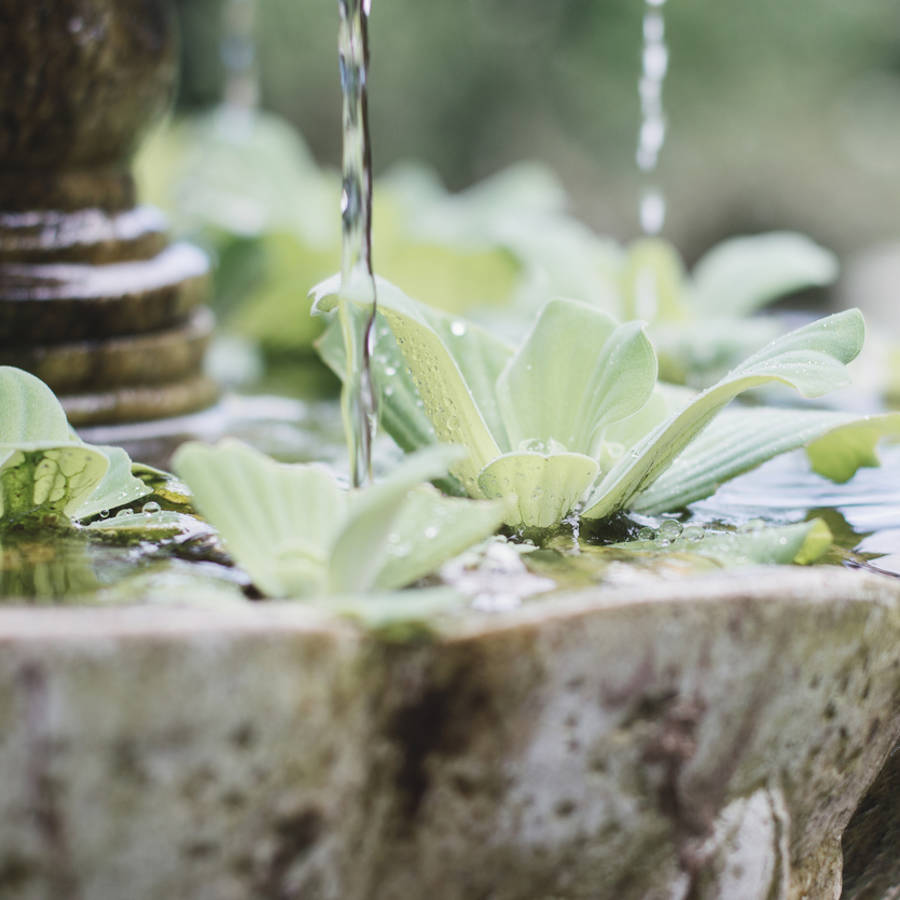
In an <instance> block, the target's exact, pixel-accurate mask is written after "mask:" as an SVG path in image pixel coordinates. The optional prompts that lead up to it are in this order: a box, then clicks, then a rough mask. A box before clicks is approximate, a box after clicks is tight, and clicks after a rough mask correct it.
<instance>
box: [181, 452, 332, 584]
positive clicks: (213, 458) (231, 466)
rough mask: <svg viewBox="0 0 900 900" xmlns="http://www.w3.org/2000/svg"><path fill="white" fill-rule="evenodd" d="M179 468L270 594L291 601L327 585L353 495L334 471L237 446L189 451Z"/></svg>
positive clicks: (202, 506) (197, 498)
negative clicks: (339, 482)
mask: <svg viewBox="0 0 900 900" xmlns="http://www.w3.org/2000/svg"><path fill="white" fill-rule="evenodd" d="M173 466H174V468H175V471H176V472H177V473H178V474H179V475H180V476H181V478H183V479H184V481H185V482H187V484H188V485H189V487H190V489H191V491H192V492H193V495H194V501H195V504H196V506H197V509H198V511H199V512H200V514H201V515H203V516H204V517H205V518H206V519H207V520H208V521H209V522H211V523H212V524H213V525H214V526H215V527H216V529H218V531H219V532H220V534H221V535H222V538H223V539H224V541H225V543H226V545H227V546H228V549H229V551H230V552H231V553H232V555H233V556H234V557H235V559H236V560H237V562H238V563H239V565H240V566H241V567H242V568H244V569H246V571H247V572H248V573H249V575H250V577H251V578H252V579H253V581H254V583H256V584H257V586H258V587H259V588H260V589H261V590H262V591H263V592H265V593H267V594H270V595H274V596H290V595H291V594H295V593H308V592H309V590H310V589H311V588H312V587H313V586H319V585H324V581H325V570H326V564H327V559H328V555H329V553H330V550H331V545H332V542H333V540H334V538H335V536H336V534H337V532H338V529H339V528H340V526H341V524H342V522H343V520H344V516H345V514H346V507H347V494H346V492H345V491H342V490H341V489H340V488H339V487H338V485H337V482H336V480H335V478H334V476H333V475H332V474H331V473H330V472H329V471H328V470H327V469H325V468H324V467H322V466H316V465H302V466H301V465H287V464H284V463H278V462H275V461H274V460H272V459H270V458H269V457H267V456H265V455H264V454H262V453H260V452H258V451H257V450H254V449H252V448H251V447H248V446H246V445H244V444H242V443H240V442H239V441H235V440H225V441H222V442H221V443H220V444H218V445H217V446H216V447H207V446H204V445H202V444H197V443H189V444H185V445H183V446H182V447H180V448H179V450H178V451H177V453H176V454H175V457H174V459H173Z"/></svg>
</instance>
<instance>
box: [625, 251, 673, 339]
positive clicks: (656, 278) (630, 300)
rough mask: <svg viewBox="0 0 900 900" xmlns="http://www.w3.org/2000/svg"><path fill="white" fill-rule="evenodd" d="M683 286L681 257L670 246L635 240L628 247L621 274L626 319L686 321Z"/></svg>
mask: <svg viewBox="0 0 900 900" xmlns="http://www.w3.org/2000/svg"><path fill="white" fill-rule="evenodd" d="M684 283H685V274H684V267H683V266H682V263H681V257H680V256H679V255H678V253H677V252H676V250H675V248H674V247H673V246H672V245H671V244H669V243H667V242H666V241H662V240H659V239H656V238H648V239H645V240H641V241H636V242H635V243H634V244H632V245H631V247H629V248H628V253H627V255H626V257H625V263H624V266H623V271H622V294H623V300H624V304H625V308H624V311H623V312H624V318H625V319H643V320H645V321H647V322H653V321H656V320H661V321H665V322H672V321H674V322H683V321H685V320H686V319H687V318H688V317H689V311H688V308H687V305H686V304H685V302H684V294H685V287H684Z"/></svg>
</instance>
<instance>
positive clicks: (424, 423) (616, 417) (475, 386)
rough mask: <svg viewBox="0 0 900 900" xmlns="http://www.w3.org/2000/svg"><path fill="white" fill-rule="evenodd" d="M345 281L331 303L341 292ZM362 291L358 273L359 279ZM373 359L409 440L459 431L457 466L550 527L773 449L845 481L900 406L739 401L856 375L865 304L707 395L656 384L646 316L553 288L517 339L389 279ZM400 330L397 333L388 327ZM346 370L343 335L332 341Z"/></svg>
mask: <svg viewBox="0 0 900 900" xmlns="http://www.w3.org/2000/svg"><path fill="white" fill-rule="evenodd" d="M337 289H338V282H337V281H336V280H334V279H332V280H329V281H328V282H326V283H324V284H322V285H320V286H319V288H318V289H317V291H316V293H317V300H316V306H317V309H319V310H321V311H324V312H327V311H328V310H330V309H333V308H334V305H335V303H336V300H335V292H336V291H337ZM346 293H347V295H348V296H349V297H351V298H352V297H353V296H354V287H353V285H351V286H350V288H349V290H347V292H346ZM378 300H379V308H380V313H379V315H380V316H381V317H382V320H383V325H382V328H381V330H380V331H379V336H378V346H377V349H376V353H375V358H374V366H375V377H376V381H377V382H379V383H380V384H381V401H382V409H383V422H384V424H385V427H386V429H387V430H388V431H389V432H390V433H391V434H392V436H393V437H394V438H395V440H397V442H398V443H399V444H400V445H401V446H402V447H404V448H405V449H408V450H409V449H414V448H416V447H420V446H424V445H426V444H428V443H433V442H447V443H453V444H461V445H462V446H464V447H466V448H467V450H468V451H469V453H468V456H467V457H466V458H465V459H463V460H460V461H458V462H456V463H455V464H454V465H453V466H451V468H450V471H451V473H452V475H453V476H454V477H455V479H456V481H457V485H458V487H459V488H460V489H461V490H462V491H463V492H465V493H466V494H468V495H469V496H471V497H477V498H498V497H507V498H512V505H511V507H510V512H509V514H508V516H507V518H506V522H507V524H508V525H510V526H512V527H515V528H537V529H545V528H548V527H550V526H553V525H556V524H558V523H559V522H560V521H562V520H563V519H564V518H566V517H567V516H569V515H571V514H572V513H577V514H578V515H580V516H581V517H582V518H585V519H590V520H599V519H604V518H607V517H609V516H612V515H614V514H616V513H619V512H624V511H629V510H634V511H641V512H647V513H660V512H671V511H674V510H676V509H679V508H681V507H684V506H686V505H687V504H689V503H691V502H693V501H695V500H699V499H701V498H703V497H706V496H709V495H710V494H712V493H713V492H714V491H715V489H716V487H717V485H718V484H720V483H721V482H723V481H725V480H727V479H729V478H733V477H735V476H736V475H738V474H740V473H742V472H745V471H747V470H748V469H751V468H753V467H754V466H757V465H759V464H760V463H762V462H764V461H765V460H766V459H769V458H770V457H772V456H774V455H776V454H778V453H783V452H786V451H787V450H791V449H794V448H796V447H801V446H806V447H807V448H808V452H809V455H810V459H811V461H812V464H813V466H814V468H815V469H816V471H818V472H819V473H821V474H823V475H825V476H827V477H830V478H833V479H835V480H846V479H847V478H849V477H850V476H851V475H852V474H853V473H854V472H855V471H856V468H857V467H859V466H860V465H872V464H874V463H875V462H876V461H877V458H876V457H875V453H874V448H875V444H876V443H877V441H878V439H879V438H880V437H881V436H882V435H883V434H885V433H896V432H897V431H898V430H900V418H898V417H897V416H895V415H886V416H881V417H863V418H860V417H859V416H855V415H852V414H848V413H843V412H834V411H823V410H797V411H794V410H790V411H786V410H783V409H765V408H763V409H750V410H733V411H729V412H728V415H727V416H723V417H721V418H717V417H718V414H719V413H720V412H722V411H723V410H724V408H725V407H726V406H727V405H728V403H729V402H730V401H731V400H733V399H734V398H735V397H737V396H738V395H739V394H741V393H742V392H744V391H747V390H750V389H752V388H757V387H760V386H762V385H766V384H772V383H780V384H783V385H787V386H789V387H792V388H794V389H795V390H796V391H798V392H799V393H800V394H802V395H804V396H807V397H816V396H820V395H822V394H824V393H826V392H827V391H829V390H832V389H834V388H837V387H841V386H842V385H845V384H847V383H848V376H847V372H846V368H845V366H846V364H847V363H848V362H850V361H851V360H852V359H853V358H854V357H855V356H856V355H857V353H858V352H859V350H860V348H861V346H862V341H863V334H864V325H863V321H862V316H861V315H860V313H859V312H858V311H856V310H851V311H848V312H844V313H839V314H837V315H834V316H829V317H828V318H825V319H822V320H820V321H817V322H814V323H812V324H810V325H807V326H804V327H803V328H800V329H797V330H796V331H793V332H790V333H788V334H786V335H782V336H780V337H778V338H776V339H775V340H773V341H772V342H770V343H769V344H767V345H766V346H765V347H764V348H762V349H761V350H759V351H758V352H756V353H755V354H753V355H751V356H750V357H749V358H747V359H746V360H745V361H744V362H743V363H741V364H740V365H739V366H737V367H736V368H735V369H733V370H732V371H731V372H730V373H728V374H727V375H726V376H725V377H724V378H722V379H721V380H720V381H719V382H717V383H716V384H715V385H713V386H712V387H710V388H708V389H707V390H705V391H703V392H701V393H694V392H685V391H683V390H682V391H677V392H675V393H674V394H673V393H672V392H671V391H667V390H665V389H663V388H661V387H659V386H658V385H657V382H656V376H657V363H656V356H655V354H654V351H653V347H652V346H651V344H650V342H649V341H648V339H647V337H646V336H645V334H644V332H643V326H642V324H641V323H638V322H628V323H625V324H621V325H620V324H617V323H616V322H615V321H614V320H613V319H612V318H611V317H610V316H608V315H606V314H605V313H603V312H601V311H600V310H598V309H596V308H594V307H591V306H589V305H586V304H583V303H579V302H577V301H572V300H552V301H550V302H549V303H547V304H546V305H545V306H544V307H543V308H542V310H541V311H540V313H539V315H538V317H537V319H536V321H535V323H534V325H533V327H532V329H531V331H530V332H529V333H528V335H527V336H526V337H525V339H524V340H523V342H522V343H521V345H520V346H518V347H514V346H511V345H509V344H507V343H506V342H504V341H502V340H500V339H498V338H496V337H494V336H493V335H491V334H489V333H488V332H486V331H484V330H482V329H480V328H478V327H476V326H474V325H472V324H470V323H466V322H463V321H462V320H460V319H453V318H452V317H449V316H446V315H444V314H442V313H439V312H437V311H435V310H431V309H429V308H428V307H425V306H423V305H421V304H419V303H417V302H415V301H413V300H411V299H410V298H409V297H407V296H406V295H405V294H403V293H402V292H401V291H399V290H398V289H397V288H395V287H393V286H392V285H390V284H389V283H387V282H384V281H380V282H379V284H378ZM388 329H389V330H390V332H391V334H388V333H387V331H388ZM319 348H320V352H321V353H322V355H323V356H324V358H325V359H326V361H328V362H329V364H330V365H331V366H332V367H333V368H335V369H336V370H337V371H340V367H341V365H342V363H341V359H342V345H341V341H340V336H339V335H338V334H337V333H335V331H334V329H330V330H329V332H327V333H326V336H325V338H324V339H323V341H321V342H320V345H319Z"/></svg>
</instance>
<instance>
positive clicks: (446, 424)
mask: <svg viewBox="0 0 900 900" xmlns="http://www.w3.org/2000/svg"><path fill="white" fill-rule="evenodd" d="M338 288H339V283H338V281H337V280H335V279H330V280H329V281H327V282H323V283H322V284H321V285H319V286H318V287H317V288H316V289H315V293H316V308H317V309H320V310H329V309H332V308H334V306H335V303H336V301H335V299H334V297H335V291H336V290H337V289H338ZM353 291H354V288H353V286H352V285H351V287H350V288H349V289H346V290H345V293H346V294H347V296H349V297H353V296H355V295H354V293H353ZM378 303H379V309H380V311H381V314H382V315H383V316H384V318H385V320H386V321H387V322H388V324H389V325H390V327H391V330H392V331H393V333H394V337H395V338H396V339H397V343H398V345H399V347H400V350H401V352H402V353H403V357H404V359H405V360H406V364H407V366H408V367H409V370H410V372H411V374H412V378H413V382H414V383H415V386H416V390H417V391H418V393H419V396H420V397H421V399H422V402H423V404H424V409H425V413H426V414H427V416H428V418H429V419H430V420H431V422H432V424H433V426H434V429H435V433H436V435H437V437H438V439H439V440H440V441H443V442H444V443H448V444H460V445H462V446H464V447H466V448H467V449H468V450H469V454H470V455H469V457H468V458H466V459H464V460H461V461H460V462H458V463H456V464H454V466H453V468H452V469H451V473H452V474H453V475H455V476H456V477H457V478H459V480H460V481H461V482H462V483H463V485H464V486H465V488H466V491H467V493H469V494H470V495H471V496H475V497H477V496H479V494H478V472H479V471H480V470H481V469H482V468H483V467H484V466H485V465H486V464H487V463H488V462H490V461H491V460H492V459H493V458H494V457H496V456H498V455H499V454H500V449H499V447H498V444H497V440H496V439H495V436H494V434H492V433H491V429H490V428H489V427H488V424H487V422H486V418H491V419H495V420H496V421H495V422H494V425H495V428H496V427H502V425H500V424H499V422H500V420H499V415H497V414H496V413H494V414H493V415H492V411H493V410H495V404H496V400H495V399H494V392H493V380H492V378H491V373H492V372H493V371H494V370H496V371H497V372H498V373H499V370H500V368H502V366H503V365H505V363H506V359H507V358H508V356H509V355H511V352H512V351H511V350H509V349H508V348H506V347H505V345H503V344H500V343H499V342H497V341H495V340H494V339H493V338H490V336H488V335H486V334H485V333H483V332H481V331H480V330H478V329H476V328H475V327H474V326H469V325H465V324H463V323H462V322H461V321H460V322H459V324H455V320H454V321H450V322H447V321H443V320H441V317H440V316H439V315H438V314H436V313H431V312H429V313H427V314H426V312H425V311H424V307H422V306H420V305H419V304H417V303H415V301H413V300H411V299H410V298H409V297H406V296H405V295H404V294H403V293H402V292H401V291H399V290H397V288H395V287H393V286H392V285H390V284H388V283H387V282H385V281H383V280H380V279H379V281H378ZM439 320H440V321H441V322H442V324H440V325H439V329H440V331H441V332H443V333H444V335H445V336H443V337H442V335H441V334H440V333H439V330H438V329H436V328H435V327H434V323H435V322H437V321H439ZM457 332H458V333H457ZM448 333H449V335H450V336H451V337H454V338H462V337H463V336H467V339H466V340H458V341H456V342H455V343H454V342H451V341H448V340H447V338H446V335H447V334H448ZM451 346H452V347H453V348H454V352H453V353H451V351H450V347H451ZM376 352H377V349H376ZM458 361H460V362H461V363H462V365H460V364H458ZM463 369H465V371H466V373H467V374H468V376H469V378H468V380H467V378H466V376H465V375H464V373H463ZM475 392H477V393H478V402H476V397H475ZM482 410H483V411H484V412H485V416H483V415H482Z"/></svg>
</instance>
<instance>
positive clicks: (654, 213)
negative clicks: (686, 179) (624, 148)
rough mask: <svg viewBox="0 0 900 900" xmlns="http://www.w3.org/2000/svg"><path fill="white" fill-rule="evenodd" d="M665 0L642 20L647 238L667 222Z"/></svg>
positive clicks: (639, 157)
mask: <svg viewBox="0 0 900 900" xmlns="http://www.w3.org/2000/svg"><path fill="white" fill-rule="evenodd" d="M665 2H666V0H646V8H645V10H644V20H643V34H644V41H643V48H642V52H641V76H640V79H639V81H638V93H639V95H640V98H641V127H640V131H639V132H638V146H637V152H636V154H635V160H636V162H637V165H638V169H640V171H641V173H642V176H643V181H644V184H643V186H642V189H641V199H640V207H639V213H640V222H641V230H642V231H643V233H644V234H645V235H647V236H650V235H656V234H659V233H660V231H662V227H663V224H664V223H665V218H666V200H665V197H664V195H663V193H662V191H661V190H660V188H659V186H658V184H656V180H655V174H656V169H657V166H658V164H659V154H660V151H661V150H662V147H663V144H664V143H665V140H666V117H665V113H664V110H663V102H662V89H663V82H664V81H665V77H666V70H667V69H668V66H669V51H668V48H667V47H666V26H665V19H664V18H663V4H664V3H665Z"/></svg>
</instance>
